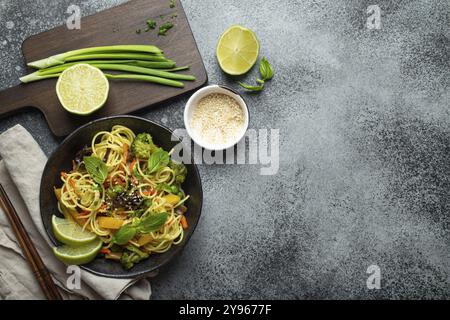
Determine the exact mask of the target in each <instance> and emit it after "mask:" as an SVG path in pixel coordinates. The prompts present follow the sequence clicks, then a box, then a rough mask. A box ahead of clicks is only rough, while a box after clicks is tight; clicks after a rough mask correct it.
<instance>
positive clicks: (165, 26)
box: [158, 22, 173, 36]
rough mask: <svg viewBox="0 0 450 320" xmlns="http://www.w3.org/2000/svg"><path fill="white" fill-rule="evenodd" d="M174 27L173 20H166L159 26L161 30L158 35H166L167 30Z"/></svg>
mask: <svg viewBox="0 0 450 320" xmlns="http://www.w3.org/2000/svg"><path fill="white" fill-rule="evenodd" d="M172 28H173V23H171V22H166V23H164V24H163V25H162V26H161V27H159V32H158V35H159V36H165V35H166V33H167V31H169V30H170V29H172Z"/></svg>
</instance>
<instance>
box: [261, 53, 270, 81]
mask: <svg viewBox="0 0 450 320" xmlns="http://www.w3.org/2000/svg"><path fill="white" fill-rule="evenodd" d="M259 73H260V74H261V77H262V81H267V80H270V79H272V78H273V68H272V66H271V65H270V63H269V61H267V59H266V57H262V59H261V61H260V62H259Z"/></svg>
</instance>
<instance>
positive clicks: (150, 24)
mask: <svg viewBox="0 0 450 320" xmlns="http://www.w3.org/2000/svg"><path fill="white" fill-rule="evenodd" d="M146 23H147V29H145V32H147V31H149V30H153V29H155V28H156V21H155V20H152V19H148V20H147V21H146Z"/></svg>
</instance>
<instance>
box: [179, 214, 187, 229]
mask: <svg viewBox="0 0 450 320" xmlns="http://www.w3.org/2000/svg"><path fill="white" fill-rule="evenodd" d="M180 222H181V226H182V227H183V229H187V228H188V227H189V225H188V222H187V220H186V217H185V216H181V221H180Z"/></svg>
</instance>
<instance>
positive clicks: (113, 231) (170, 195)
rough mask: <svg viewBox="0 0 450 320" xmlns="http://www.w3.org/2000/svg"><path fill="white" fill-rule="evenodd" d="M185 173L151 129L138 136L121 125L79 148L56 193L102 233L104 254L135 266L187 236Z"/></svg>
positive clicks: (67, 211)
mask: <svg viewBox="0 0 450 320" xmlns="http://www.w3.org/2000/svg"><path fill="white" fill-rule="evenodd" d="M185 177H186V168H185V166H184V165H183V164H179V163H176V162H174V161H172V160H170V159H169V153H167V152H166V151H164V150H162V149H161V148H158V147H157V146H156V145H155V144H154V143H153V140H152V137H151V136H150V134H148V133H141V134H138V135H137V136H136V135H135V133H134V132H133V131H131V130H130V129H129V128H127V127H124V126H120V125H117V126H114V127H113V128H112V130H111V131H101V132H98V133H97V134H96V135H95V136H94V137H93V139H92V142H91V145H90V147H85V148H84V149H83V150H81V151H80V152H78V154H77V156H76V157H75V159H74V161H73V169H72V170H71V171H70V172H62V173H61V180H62V182H63V184H62V187H61V188H60V189H55V193H56V195H57V198H58V202H59V208H60V210H61V212H62V213H63V214H64V215H65V216H66V217H67V218H70V219H72V220H74V221H75V222H77V223H78V224H80V225H81V226H83V228H85V229H87V230H89V231H91V232H94V233H95V234H96V235H97V236H98V237H100V239H101V240H102V241H103V243H104V247H103V249H102V250H101V252H102V253H103V254H104V256H105V258H108V259H115V260H120V261H121V262H122V264H123V265H124V267H125V268H131V267H132V266H133V265H134V264H135V263H137V262H139V261H141V260H142V259H145V258H146V257H148V255H149V254H153V253H162V252H165V251H167V250H169V249H170V248H171V246H172V245H176V244H178V243H180V242H181V241H182V240H183V234H184V229H185V228H187V227H188V226H187V221H186V218H185V216H184V215H185V213H186V211H187V208H186V207H185V205H184V203H185V202H186V200H187V199H188V198H189V196H186V195H185V193H184V191H183V190H182V189H181V184H182V183H183V182H184V180H185ZM130 229H131V230H132V231H130Z"/></svg>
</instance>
